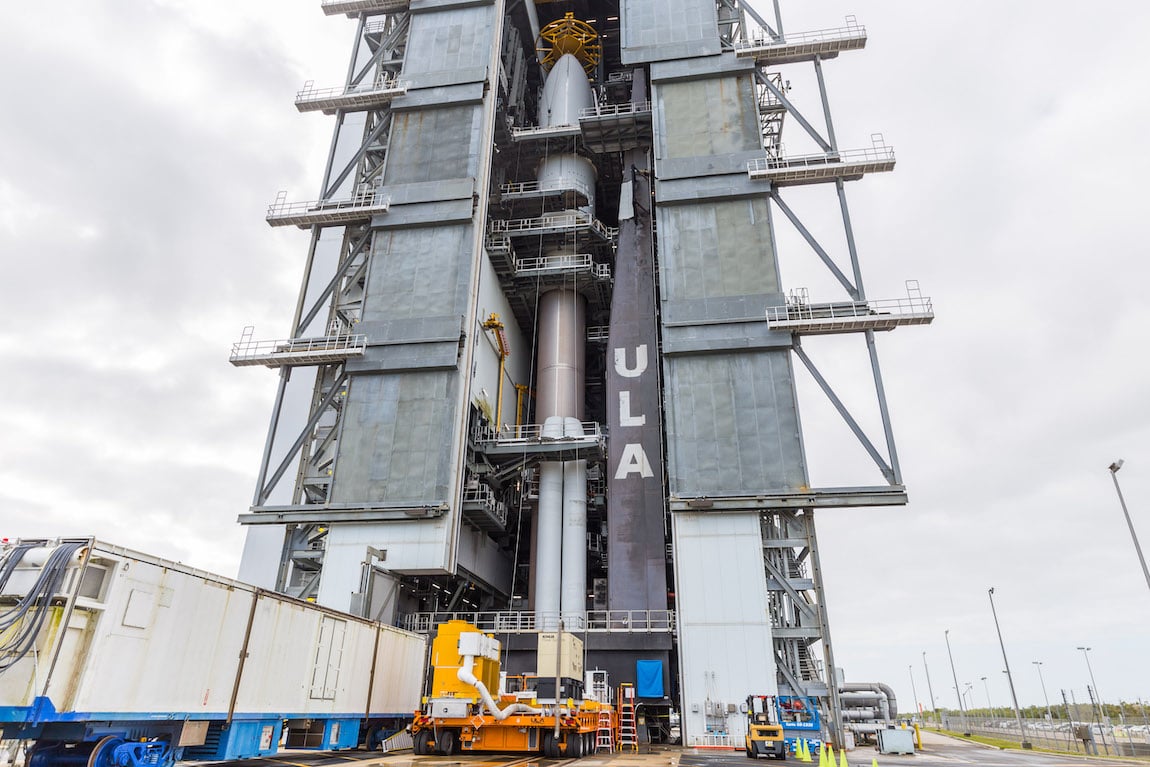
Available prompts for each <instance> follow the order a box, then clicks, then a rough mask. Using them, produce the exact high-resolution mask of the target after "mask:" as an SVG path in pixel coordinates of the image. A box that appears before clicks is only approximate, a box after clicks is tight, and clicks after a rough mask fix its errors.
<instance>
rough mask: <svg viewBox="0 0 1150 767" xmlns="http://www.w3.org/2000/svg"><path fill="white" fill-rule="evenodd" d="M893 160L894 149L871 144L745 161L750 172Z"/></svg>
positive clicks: (891, 161)
mask: <svg viewBox="0 0 1150 767" xmlns="http://www.w3.org/2000/svg"><path fill="white" fill-rule="evenodd" d="M885 162H890V163H893V162H894V149H893V148H892V147H889V146H885V145H882V146H873V147H870V148H869V149H845V150H839V151H837V152H822V153H818V154H803V155H783V156H780V157H759V158H756V159H754V160H751V161H750V162H748V163H747V170H748V171H750V172H751V173H752V174H754V173H756V172H762V171H772V170H790V169H792V168H807V167H811V166H819V165H832V164H837V165H850V164H859V163H885Z"/></svg>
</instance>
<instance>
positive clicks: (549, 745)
mask: <svg viewBox="0 0 1150 767" xmlns="http://www.w3.org/2000/svg"><path fill="white" fill-rule="evenodd" d="M543 756H545V757H547V758H548V759H558V758H559V741H557V740H555V733H554V732H552V731H551V730H547V731H545V732H544V733H543Z"/></svg>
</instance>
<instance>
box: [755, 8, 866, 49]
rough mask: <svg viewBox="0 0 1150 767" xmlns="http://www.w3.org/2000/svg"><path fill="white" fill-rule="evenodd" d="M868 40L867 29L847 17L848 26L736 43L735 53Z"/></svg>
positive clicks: (760, 37)
mask: <svg viewBox="0 0 1150 767" xmlns="http://www.w3.org/2000/svg"><path fill="white" fill-rule="evenodd" d="M865 40H866V27H864V26H863V25H862V24H859V23H858V21H857V20H856V19H855V17H854V16H847V17H846V26H842V27H831V28H828V29H812V30H808V31H806V32H788V33H787V34H786V35H784V36H783V37H781V38H773V37H769V36H762V35H756V36H754V37H752V38H750V39H748V40H740V41H738V42H736V43H735V52H736V53H738V54H740V55H746V54H747V53H750V52H757V51H760V50H769V49H771V48H782V47H785V46H813V45H824V44H830V45H834V44H839V45H840V46H841V45H842V44H851V43H857V42H859V41H865Z"/></svg>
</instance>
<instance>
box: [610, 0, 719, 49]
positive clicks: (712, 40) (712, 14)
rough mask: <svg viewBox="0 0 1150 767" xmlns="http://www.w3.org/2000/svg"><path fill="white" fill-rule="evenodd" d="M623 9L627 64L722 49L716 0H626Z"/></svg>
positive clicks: (621, 19)
mask: <svg viewBox="0 0 1150 767" xmlns="http://www.w3.org/2000/svg"><path fill="white" fill-rule="evenodd" d="M620 11H621V18H620V22H621V26H622V35H623V40H622V42H623V63H624V64H642V63H647V62H651V61H666V60H668V59H682V58H690V57H693V56H715V55H718V54H719V52H720V45H719V16H718V12H717V11H716V10H715V2H714V0H623V2H622V3H621V8H620Z"/></svg>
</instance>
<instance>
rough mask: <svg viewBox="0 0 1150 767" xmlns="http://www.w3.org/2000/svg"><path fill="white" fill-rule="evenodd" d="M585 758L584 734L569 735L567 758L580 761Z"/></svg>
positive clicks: (574, 733) (571, 733) (573, 733)
mask: <svg viewBox="0 0 1150 767" xmlns="http://www.w3.org/2000/svg"><path fill="white" fill-rule="evenodd" d="M581 756H583V733H581V732H570V733H567V758H568V759H578V758H579V757H581Z"/></svg>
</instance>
